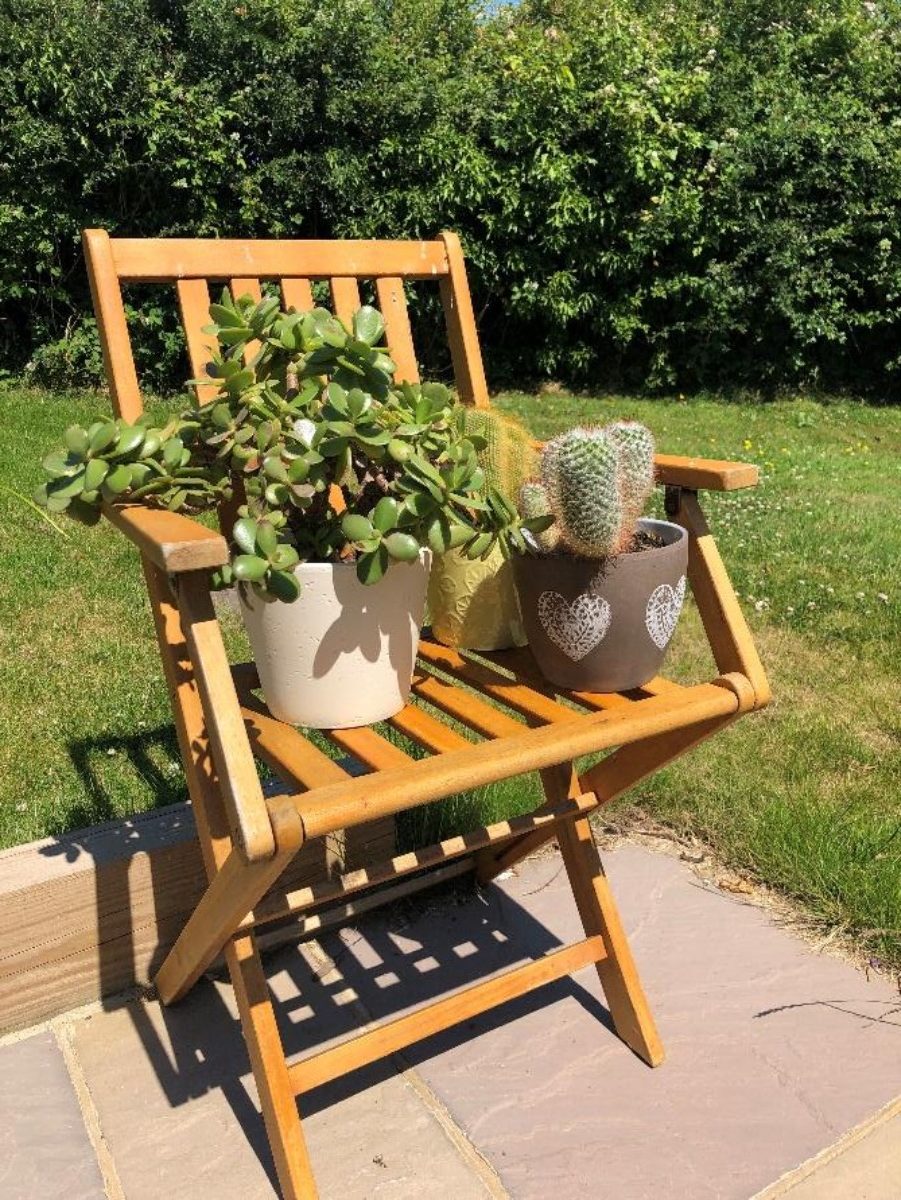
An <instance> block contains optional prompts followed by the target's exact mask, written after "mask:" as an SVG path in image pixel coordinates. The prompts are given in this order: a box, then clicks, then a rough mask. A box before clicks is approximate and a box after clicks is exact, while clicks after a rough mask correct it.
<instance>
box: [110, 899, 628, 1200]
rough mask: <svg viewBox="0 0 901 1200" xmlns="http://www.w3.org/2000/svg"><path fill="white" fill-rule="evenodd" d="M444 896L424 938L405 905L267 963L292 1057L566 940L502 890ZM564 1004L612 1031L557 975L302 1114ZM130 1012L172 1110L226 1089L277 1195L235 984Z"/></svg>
mask: <svg viewBox="0 0 901 1200" xmlns="http://www.w3.org/2000/svg"><path fill="white" fill-rule="evenodd" d="M442 899H443V903H442V905H441V908H440V911H431V912H429V914H428V917H429V919H428V920H427V921H417V922H416V927H415V933H413V932H411V931H410V930H409V926H408V924H407V920H406V916H405V912H404V909H403V907H400V908H395V909H388V910H384V911H383V912H382V913H380V914H373V915H372V916H369V917H368V918H364V919H362V920H361V921H360V922H359V923H358V924H357V925H356V926H351V927H347V928H345V929H344V930H342V931H341V933H340V934H337V933H334V934H326V935H325V936H323V937H322V938H321V939H320V941H319V942H318V943H317V944H316V946H315V948H313V947H311V944H310V943H309V942H307V943H302V944H301V945H300V946H291V947H288V948H285V949H282V950H278V951H275V952H273V953H272V954H271V955H270V956H269V957H268V958H267V961H266V966H267V977H268V979H269V981H270V989H271V991H272V993H273V996H274V998H275V1009H276V1015H277V1018H278V1022H279V1027H280V1031H281V1035H282V1038H283V1041H284V1046H285V1051H286V1053H287V1055H288V1056H289V1057H294V1056H300V1055H301V1054H310V1053H315V1052H316V1051H318V1050H319V1049H322V1048H324V1047H325V1046H327V1045H330V1044H334V1043H335V1042H336V1041H338V1040H340V1039H341V1038H343V1037H344V1036H347V1035H350V1034H352V1033H353V1032H356V1031H358V1030H359V1027H360V1025H361V1024H363V1023H364V1022H365V1021H366V1020H367V1018H368V1019H372V1020H379V1021H381V1020H386V1019H391V1018H392V1017H394V1016H397V1015H400V1014H402V1013H404V1012H406V1011H407V1010H409V1009H410V1008H411V1007H414V1006H418V1005H420V1004H425V1003H428V1002H429V1001H432V1000H435V999H437V998H439V997H440V996H442V995H444V994H446V993H448V992H451V991H453V990H455V989H458V988H463V987H466V986H467V985H469V984H472V983H476V982H478V981H481V980H483V979H484V978H485V976H486V975H487V974H490V973H492V972H495V971H498V972H499V971H502V970H505V969H507V968H509V967H511V966H513V965H514V964H516V963H518V962H521V961H523V960H524V959H528V958H535V957H540V956H541V955H543V954H545V953H547V952H548V951H550V950H552V949H554V948H556V947H557V946H559V945H560V941H559V939H558V938H557V937H556V936H554V935H553V934H551V933H550V932H549V931H548V930H547V929H546V928H545V927H544V926H543V925H542V924H541V923H540V922H538V921H536V920H535V919H534V918H533V917H532V916H530V915H529V913H527V912H526V910H525V909H524V908H522V907H521V906H520V905H519V904H517V903H516V902H514V901H513V900H511V899H510V898H509V897H508V896H505V895H502V893H500V891H499V890H498V889H494V888H491V889H489V890H488V891H487V892H475V891H471V892H468V894H466V893H464V892H463V890H462V888H461V887H460V885H458V886H457V888H456V890H455V894H454V895H453V896H448V895H445V896H444V897H443V898H442ZM422 902H423V901H422V900H420V903H422ZM425 903H428V900H425ZM436 907H437V906H436ZM595 986H596V984H595ZM565 997H570V998H572V999H575V1000H576V1001H577V1002H578V1003H579V1004H581V1005H582V1006H583V1007H584V1008H585V1009H586V1010H587V1011H588V1012H589V1013H590V1014H591V1015H593V1016H594V1017H595V1018H596V1019H597V1020H598V1022H599V1023H600V1024H601V1025H603V1026H605V1027H606V1028H607V1030H609V1031H610V1032H611V1034H612V1031H613V1026H612V1022H611V1020H610V1017H609V1014H608V1012H607V1010H606V1008H605V1007H604V1006H603V1005H602V1004H601V1003H600V1001H599V1000H598V999H597V997H596V996H595V994H594V993H593V991H590V990H588V988H587V987H585V986H583V984H582V983H581V982H579V980H578V979H571V978H566V979H562V980H558V981H557V982H555V983H552V984H549V985H548V986H546V987H544V988H540V989H538V990H537V991H535V992H532V993H530V994H528V995H526V996H524V997H521V998H519V999H517V1000H514V1001H511V1002H509V1003H508V1004H506V1005H503V1006H501V1007H499V1008H496V1009H494V1010H492V1011H491V1012H490V1013H486V1014H482V1015H481V1016H479V1017H477V1018H476V1019H474V1020H471V1021H468V1022H466V1023H464V1024H461V1025H459V1026H456V1027H455V1028H453V1029H451V1030H449V1031H447V1032H445V1033H442V1034H437V1035H434V1036H432V1037H430V1038H428V1039H426V1040H424V1041H422V1042H420V1043H417V1044H416V1045H414V1046H411V1047H410V1048H409V1049H407V1050H406V1051H404V1052H403V1054H402V1055H399V1056H396V1057H394V1058H386V1059H383V1060H381V1061H379V1062H377V1063H375V1064H373V1065H372V1066H369V1067H364V1068H361V1069H358V1070H356V1071H354V1072H352V1073H351V1074H348V1075H345V1076H343V1077H342V1078H340V1079H338V1080H336V1081H334V1082H333V1083H329V1084H326V1085H323V1086H321V1087H319V1088H316V1089H315V1090H314V1091H311V1092H309V1093H307V1094H306V1095H305V1096H304V1097H303V1098H302V1100H301V1105H302V1112H303V1114H304V1115H305V1116H311V1115H314V1114H316V1113H319V1112H322V1111H324V1110H325V1109H328V1108H329V1107H331V1106H332V1105H335V1104H337V1103H339V1102H340V1101H342V1100H345V1099H347V1098H349V1097H351V1096H353V1095H356V1094H357V1093H360V1092H363V1091H365V1090H366V1089H368V1088H370V1087H372V1086H374V1085H376V1084H378V1083H380V1082H382V1081H383V1080H385V1079H386V1078H388V1077H389V1076H390V1075H392V1074H395V1073H397V1072H398V1071H399V1070H402V1069H403V1068H404V1067H408V1066H416V1064H417V1063H419V1062H421V1061H423V1060H424V1059H426V1058H428V1057H430V1056H431V1055H434V1054H438V1053H440V1052H441V1051H442V1050H444V1049H449V1048H451V1047H454V1046H458V1045H461V1044H462V1043H464V1042H466V1041H468V1040H470V1039H472V1038H474V1037H477V1036H479V1035H480V1034H481V1033H484V1032H486V1031H488V1030H491V1029H493V1028H495V1027H497V1026H500V1025H503V1024H505V1023H507V1022H509V1021H514V1020H516V1019H517V1018H519V1017H522V1016H525V1015H526V1014H527V1013H530V1012H533V1011H536V1010H538V1009H540V1008H543V1007H546V1006H551V1005H554V1004H555V1003H557V1002H559V1001H560V1000H562V999H564V998H565ZM128 1012H129V1015H130V1017H131V1020H132V1021H133V1023H134V1025H135V1028H136V1030H137V1032H138V1034H139V1037H140V1039H141V1044H142V1046H143V1048H144V1050H145V1052H146V1054H147V1056H148V1058H149V1059H150V1061H151V1063H152V1065H153V1068H154V1071H155V1073H156V1077H157V1078H158V1080H159V1082H160V1085H161V1087H162V1089H163V1091H164V1093H165V1096H166V1099H167V1101H168V1103H169V1104H170V1105H171V1106H172V1107H173V1108H177V1107H179V1106H181V1105H183V1104H186V1103H188V1102H189V1101H191V1100H193V1099H195V1098H198V1097H200V1096H202V1095H204V1094H205V1093H207V1092H209V1091H212V1090H215V1089H219V1090H221V1092H222V1094H223V1095H224V1097H225V1099H226V1100H227V1102H228V1103H229V1105H230V1107H231V1108H232V1110H233V1112H234V1114H235V1117H236V1118H237V1120H238V1122H239V1124H240V1125H241V1128H242V1130H243V1135H244V1136H245V1137H246V1138H247V1141H248V1143H249V1145H250V1146H251V1148H252V1149H253V1151H254V1153H255V1154H256V1155H257V1157H258V1158H259V1160H260V1162H261V1164H262V1165H263V1167H264V1169H265V1171H266V1172H267V1174H268V1176H269V1178H270V1181H271V1183H272V1186H273V1189H276V1190H277V1180H276V1176H275V1171H274V1166H273V1163H272V1159H271V1155H270V1151H269V1147H268V1143H267V1140H266V1134H265V1129H264V1127H263V1123H262V1119H261V1117H260V1115H259V1113H258V1110H257V1107H256V1103H255V1099H252V1098H251V1093H249V1092H248V1090H247V1082H248V1078H247V1077H248V1075H249V1064H248V1062H247V1056H246V1051H245V1049H244V1046H243V1041H242V1037H241V1032H240V1026H239V1023H238V1020H237V1016H236V1013H235V1011H234V1009H233V1007H232V1005H231V1002H230V995H229V991H228V989H227V988H225V987H223V986H220V985H218V984H217V983H213V982H211V981H204V983H203V984H202V985H201V986H200V987H199V988H197V989H196V990H195V991H194V992H192V993H191V994H190V995H189V996H188V997H187V998H186V999H185V1000H184V1001H182V1002H181V1003H180V1004H178V1005H176V1006H174V1007H171V1008H163V1007H162V1006H155V1007H154V1008H152V1009H150V1008H148V1007H147V1006H145V1005H143V1004H141V1003H139V1002H136V1003H134V1004H132V1005H130V1006H129V1009H128ZM602 1042H603V1038H601V1044H602ZM622 1049H623V1051H624V1052H625V1053H628V1051H627V1050H625V1048H624V1047H623V1048H622ZM238 1063H240V1064H241V1068H240V1073H239V1072H238V1071H236V1064H238ZM242 1076H243V1078H242Z"/></svg>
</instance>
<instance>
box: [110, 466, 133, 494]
mask: <svg viewBox="0 0 901 1200" xmlns="http://www.w3.org/2000/svg"><path fill="white" fill-rule="evenodd" d="M131 486H132V473H131V469H130V467H128V464H127V463H124V462H122V463H120V464H119V466H118V467H114V468H113V470H110V472H109V474H108V475H107V478H106V479H104V481H103V487H104V490H106V491H107V493H109V494H110V496H121V493H122V492H127V491H128V488H130V487H131Z"/></svg>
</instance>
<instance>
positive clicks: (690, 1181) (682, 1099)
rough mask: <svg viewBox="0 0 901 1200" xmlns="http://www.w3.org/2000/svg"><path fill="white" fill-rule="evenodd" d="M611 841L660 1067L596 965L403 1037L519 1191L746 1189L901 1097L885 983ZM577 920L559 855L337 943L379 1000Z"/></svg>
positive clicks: (707, 1193)
mask: <svg viewBox="0 0 901 1200" xmlns="http://www.w3.org/2000/svg"><path fill="white" fill-rule="evenodd" d="M606 857H607V859H608V866H609V874H610V877H611V882H612V885H613V889H614V893H615V894H616V895H617V897H618V899H619V903H620V906H621V909H622V913H623V917H624V921H625V925H626V928H627V931H628V933H629V935H630V938H631V942H632V946H633V950H634V952H635V956H636V958H637V960H638V966H639V970H640V972H641V974H642V977H643V980H644V983H645V987H646V989H647V992H648V995H649V997H650V1001H651V1005H652V1008H653V1010H654V1012H655V1014H656V1017H657V1021H658V1024H659V1028H660V1031H661V1035H662V1038H663V1042H664V1045H665V1047H666V1050H667V1054H668V1058H667V1061H666V1063H665V1064H664V1065H663V1066H662V1067H660V1068H658V1069H657V1070H651V1069H649V1068H648V1067H646V1066H645V1065H644V1064H643V1063H642V1062H641V1061H640V1060H639V1059H638V1058H636V1057H635V1056H634V1055H633V1054H632V1053H631V1052H630V1051H629V1050H627V1049H626V1048H625V1046H624V1045H623V1044H622V1043H620V1042H619V1041H618V1039H617V1038H615V1037H614V1036H613V1035H612V1034H611V1033H610V1032H609V1031H608V1029H607V1028H605V1025H604V1023H605V1022H606V1021H607V1014H606V1010H605V1009H604V1008H603V1007H602V1003H601V992H600V988H599V985H598V982H597V976H596V974H595V972H594V970H593V969H590V970H587V971H583V972H581V973H580V974H579V975H578V976H576V977H574V979H573V980H572V981H562V982H560V983H558V984H556V985H554V986H553V987H551V988H547V989H544V991H542V992H539V993H533V994H532V995H531V996H530V997H526V998H524V999H523V1000H521V1001H518V1002H515V1003H514V1004H511V1005H509V1006H508V1007H507V1009H506V1011H502V1010H498V1011H497V1012H496V1013H495V1014H494V1015H488V1016H485V1017H482V1018H479V1019H478V1020H476V1021H473V1022H470V1023H469V1025H468V1027H467V1028H466V1029H464V1030H458V1031H456V1032H454V1031H450V1032H448V1033H447V1034H445V1035H441V1036H440V1037H436V1038H433V1039H431V1040H430V1041H429V1042H428V1043H423V1044H422V1045H421V1047H419V1048H412V1049H411V1050H409V1051H407V1052H405V1053H406V1054H407V1056H408V1058H409V1059H410V1061H412V1062H414V1063H415V1064H416V1065H417V1069H418V1070H419V1072H420V1073H421V1075H422V1076H423V1078H424V1079H425V1080H426V1082H427V1083H428V1085H429V1086H430V1087H431V1088H432V1090H433V1091H434V1092H435V1093H436V1094H437V1095H438V1096H440V1097H441V1099H442V1100H443V1101H444V1103H445V1104H446V1105H447V1107H448V1109H449V1111H450V1113H451V1115H452V1116H453V1117H454V1119H455V1120H456V1121H457V1122H458V1124H459V1125H460V1126H461V1127H462V1128H463V1130H464V1131H465V1132H466V1134H467V1135H468V1136H469V1138H470V1139H471V1140H472V1141H473V1142H474V1143H475V1144H476V1145H478V1147H479V1148H480V1150H481V1151H482V1153H483V1154H485V1155H486V1157H487V1158H488V1159H489V1161H490V1162H491V1163H492V1165H493V1166H494V1167H495V1169H496V1170H497V1172H498V1173H499V1175H500V1176H501V1179H502V1181H503V1183H504V1184H505V1185H506V1187H507V1188H508V1190H509V1192H510V1194H511V1195H512V1196H515V1197H516V1198H517V1200H532V1198H535V1200H537V1198H539V1197H541V1198H542V1200H543V1198H545V1197H546V1196H547V1195H549V1194H553V1195H554V1196H555V1198H556V1200H575V1198H577V1197H585V1196H605V1197H610V1198H611V1200H614V1198H615V1200H664V1198H665V1200H689V1198H690V1200H748V1197H749V1196H751V1195H752V1194H753V1193H755V1192H757V1191H759V1190H760V1189H761V1188H762V1187H764V1186H766V1185H767V1184H768V1183H771V1182H772V1181H773V1180H774V1179H776V1178H778V1177H779V1176H780V1175H782V1174H784V1173H785V1172H786V1171H788V1170H790V1169H791V1168H793V1167H795V1166H797V1165H798V1164H799V1163H801V1162H802V1161H804V1160H806V1159H808V1158H810V1157H812V1156H813V1155H815V1154H817V1153H818V1152H819V1151H821V1150H822V1149H824V1148H825V1147H826V1146H829V1145H831V1144H832V1143H834V1142H835V1141H836V1140H837V1139H838V1138H839V1137H840V1136H841V1135H842V1134H843V1133H844V1132H845V1131H847V1130H848V1129H850V1128H852V1127H853V1126H855V1125H857V1124H859V1123H860V1122H861V1121H862V1120H864V1119H865V1118H866V1117H868V1116H869V1115H870V1114H871V1113H873V1112H874V1111H875V1110H877V1109H879V1108H881V1107H882V1106H884V1105H885V1104H886V1103H888V1102H889V1101H890V1100H892V1099H894V1097H895V1096H896V1095H897V1093H898V1090H899V1082H901V998H899V995H898V992H897V989H896V988H895V987H894V986H893V985H892V983H891V982H890V981H888V980H887V979H884V978H883V979H879V978H871V979H870V980H869V981H867V979H866V978H864V976H863V975H862V974H861V973H860V972H858V971H857V970H856V969H855V968H854V967H853V966H852V965H850V964H848V963H845V962H843V961H840V960H838V959H836V958H830V957H826V956H824V955H818V954H816V953H814V952H813V951H812V950H811V949H810V948H808V947H807V946H806V945H805V944H804V943H803V942H801V941H799V940H798V939H797V938H795V937H793V936H792V935H790V934H789V933H788V932H786V931H784V930H782V929H780V928H778V927H777V926H776V925H775V924H774V923H773V921H772V920H771V919H770V918H769V917H768V916H767V915H766V914H765V913H764V912H763V911H761V910H760V909H759V908H756V907H752V906H751V905H749V904H747V903H745V902H742V901H741V900H740V899H737V898H735V897H732V896H730V895H726V894H725V893H723V892H720V891H718V890H715V889H712V888H709V887H707V886H705V885H704V884H703V883H702V882H701V881H700V880H698V879H697V877H696V876H695V875H694V874H693V873H692V872H691V871H690V870H689V869H688V868H687V867H686V866H685V865H684V864H682V863H680V862H679V861H677V860H676V859H674V858H671V857H668V856H664V855H659V854H650V853H647V852H645V851H643V850H641V849H638V848H636V847H631V846H624V847H623V848H621V849H618V850H617V851H615V852H614V853H611V854H609V855H607V856H606ZM361 934H362V936H361ZM580 935H581V929H580V927H579V925H578V919H577V916H576V913H575V910H574V906H573V903H572V899H571V896H570V893H569V888H568V884H567V881H566V877H565V873H564V872H563V871H562V869H561V861H560V859H559V857H557V856H556V855H555V856H553V857H548V858H544V859H538V860H532V861H531V862H529V863H527V864H525V866H524V867H523V869H522V870H521V871H520V872H519V873H518V874H516V875H515V876H514V877H513V878H512V879H509V880H507V881H505V882H503V883H502V884H500V886H498V887H494V888H492V889H491V890H490V891H489V892H488V893H487V894H486V896H485V898H484V899H483V900H482V901H479V900H473V901H472V902H470V903H468V904H466V905H464V906H461V907H457V908H446V909H444V910H443V911H441V912H438V913H435V912H432V913H429V914H427V915H426V916H425V917H424V918H423V919H418V920H414V921H413V923H412V924H409V925H408V926H406V927H402V928H397V927H396V925H395V926H394V927H392V925H391V923H390V922H386V921H385V920H384V919H381V920H380V919H378V918H377V919H376V920H374V921H370V922H368V923H367V924H366V925H365V926H364V927H363V928H362V930H361V931H349V932H346V933H344V934H342V938H343V941H344V946H345V952H344V954H343V957H340V956H339V955H338V954H337V953H336V952H335V951H333V953H336V957H340V966H341V970H342V972H343V975H344V978H345V980H346V982H347V983H348V984H350V985H352V986H353V987H355V988H356V989H357V991H358V992H359V993H360V994H361V997H362V999H363V1001H364V1003H365V1005H366V1007H367V1008H368V1009H369V1010H370V1011H371V1012H372V1013H373V1014H374V1015H376V1016H384V1015H387V1014H388V1013H389V1012H397V1011H402V1008H403V1007H405V1006H406V1003H407V1002H408V1001H409V1000H410V999H411V998H412V999H413V1000H414V1001H415V1000H420V999H425V998H426V997H427V994H429V993H430V991H431V989H432V987H433V986H434V987H435V989H436V990H439V989H440V987H441V986H449V985H452V986H456V985H458V984H460V983H465V982H468V981H469V978H470V977H472V978H475V977H477V976H478V975H479V974H480V973H481V972H482V971H484V970H485V969H487V968H489V967H491V968H493V967H499V966H502V965H509V964H510V963H512V962H513V961H514V960H516V959H518V958H519V957H521V956H523V955H533V954H540V953H544V952H546V951H547V950H549V949H551V948H552V947H553V945H555V944H556V942H557V939H559V940H566V941H569V940H573V939H575V938H577V937H578V936H580ZM373 981H375V982H373ZM430 981H431V982H430ZM395 997H398V998H401V999H402V1001H403V1004H402V1007H401V1009H400V1010H399V1009H398V1007H397V1001H396V1000H395V999H394V998H395ZM513 1018H515V1019H513ZM865 1194H866V1193H861V1196H860V1200H863V1196H864V1195H865ZM898 1197H901V1178H899V1179H898V1180H897V1189H896V1193H895V1200H897V1198H898ZM805 1200H806V1197H805ZM842 1200H858V1197H857V1195H856V1193H853V1192H851V1193H848V1194H847V1195H846V1196H844V1197H843V1198H842Z"/></svg>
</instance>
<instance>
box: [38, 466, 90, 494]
mask: <svg viewBox="0 0 901 1200" xmlns="http://www.w3.org/2000/svg"><path fill="white" fill-rule="evenodd" d="M82 491H84V470H81V471H78V472H77V473H76V474H75V475H64V476H62V477H61V478H59V479H52V480H51V481H50V483H48V484H47V496H48V498H53V497H54V496H55V497H56V498H57V499H61V500H71V498H72V497H73V496H78V495H80V494H81V492H82Z"/></svg>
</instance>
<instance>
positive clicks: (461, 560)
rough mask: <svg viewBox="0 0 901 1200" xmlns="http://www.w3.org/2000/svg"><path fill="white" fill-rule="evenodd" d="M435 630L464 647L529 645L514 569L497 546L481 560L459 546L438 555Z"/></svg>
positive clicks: (432, 603) (432, 606) (431, 606)
mask: <svg viewBox="0 0 901 1200" xmlns="http://www.w3.org/2000/svg"><path fill="white" fill-rule="evenodd" d="M428 611H429V618H430V620H431V624H432V632H433V633H434V635H435V637H436V638H438V640H439V641H440V642H443V643H444V644H445V646H455V647H457V648H459V649H461V650H507V649H509V648H510V647H511V646H525V645H526V642H527V639H526V635H525V632H524V630H523V625H522V619H521V618H520V615H519V601H518V600H517V597H516V586H515V584H514V581H513V567H512V564H511V563H510V562H508V561H507V560H506V559H505V558H504V556H503V555H502V554H501V552H500V550H499V549H498V548H497V547H496V548H495V549H494V550H493V551H492V552H491V554H489V556H488V558H487V559H485V561H484V562H482V561H481V560H480V559H476V560H475V561H473V560H471V559H468V558H467V557H466V556H465V555H464V554H462V553H461V552H460V551H459V550H450V551H449V552H448V553H447V554H442V555H440V556H438V557H436V559H435V562H434V565H433V566H432V573H431V575H430V576H429V599H428Z"/></svg>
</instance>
